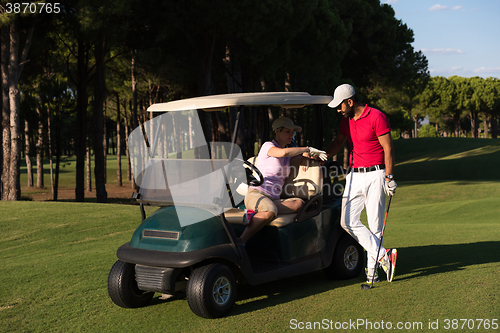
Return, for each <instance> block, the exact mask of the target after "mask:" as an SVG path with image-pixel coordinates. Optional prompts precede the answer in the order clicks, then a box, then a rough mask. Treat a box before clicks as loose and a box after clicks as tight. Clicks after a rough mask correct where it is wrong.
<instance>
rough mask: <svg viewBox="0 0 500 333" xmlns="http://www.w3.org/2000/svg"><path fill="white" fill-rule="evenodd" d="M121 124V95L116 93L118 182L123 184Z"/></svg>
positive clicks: (119, 184)
mask: <svg viewBox="0 0 500 333" xmlns="http://www.w3.org/2000/svg"><path fill="white" fill-rule="evenodd" d="M120 132H121V126H120V96H119V95H118V93H116V184H117V185H118V186H122V185H123V183H122V150H121V149H122V144H121V140H122V139H121V135H120V134H121V133H120Z"/></svg>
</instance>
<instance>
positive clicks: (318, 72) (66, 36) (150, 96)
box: [0, 0, 498, 202]
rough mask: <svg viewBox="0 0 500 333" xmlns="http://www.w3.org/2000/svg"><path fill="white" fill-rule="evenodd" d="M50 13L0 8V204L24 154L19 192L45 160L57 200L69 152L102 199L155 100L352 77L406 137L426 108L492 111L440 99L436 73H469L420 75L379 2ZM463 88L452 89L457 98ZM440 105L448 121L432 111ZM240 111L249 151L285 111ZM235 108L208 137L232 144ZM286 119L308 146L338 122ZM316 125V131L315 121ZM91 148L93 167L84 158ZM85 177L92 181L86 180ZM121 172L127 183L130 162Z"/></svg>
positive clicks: (91, 7)
mask: <svg viewBox="0 0 500 333" xmlns="http://www.w3.org/2000/svg"><path fill="white" fill-rule="evenodd" d="M38 2H39V1H37V2H34V3H38ZM59 9H60V12H59V13H57V14H56V13H53V12H52V13H47V12H38V13H7V12H6V7H5V5H2V7H0V11H1V12H2V16H1V19H0V25H1V36H0V44H1V60H2V62H1V74H2V148H3V149H2V152H1V156H0V158H1V163H0V168H1V174H2V177H1V186H0V190H1V191H2V195H1V197H2V200H19V199H20V195H21V190H20V188H21V186H20V180H19V179H20V164H21V158H25V160H26V165H27V170H28V182H29V186H35V184H34V183H33V178H34V176H33V173H32V171H31V170H32V164H33V163H35V164H36V165H37V167H36V169H37V177H36V179H37V182H36V186H38V187H43V186H46V184H43V183H41V182H42V181H43V169H42V170H41V168H42V163H43V159H44V158H45V159H49V161H50V163H51V177H50V179H51V187H52V188H53V198H54V200H57V189H58V174H59V168H60V165H61V163H63V162H64V158H65V157H67V156H76V180H75V182H76V187H75V195H76V201H83V200H84V198H85V190H86V189H88V188H91V187H92V186H95V189H96V196H97V201H98V202H106V200H107V192H106V186H105V184H106V169H105V166H106V154H107V153H108V152H110V153H113V154H117V157H118V158H117V163H120V162H121V158H120V157H121V155H122V154H127V152H128V150H127V149H126V148H127V147H126V145H127V140H126V138H127V136H128V134H129V133H130V132H131V131H132V130H133V129H134V128H136V127H138V126H141V124H142V123H144V122H145V121H146V120H148V119H149V117H151V115H148V114H147V112H146V109H147V107H148V106H149V105H151V104H153V103H158V102H168V101H170V100H175V99H180V98H187V97H194V96H203V95H210V94H221V93H237V92H258V91H307V92H309V93H311V94H321V95H331V94H332V92H333V89H334V88H335V87H336V86H337V85H338V84H341V83H345V82H349V83H351V84H353V85H354V86H355V87H357V88H358V91H359V92H360V95H361V98H362V99H363V100H364V101H365V102H366V103H370V104H373V105H374V106H376V107H379V108H380V109H381V110H383V111H385V112H386V113H387V114H388V115H389V117H390V120H391V124H392V126H393V128H394V129H395V130H396V131H399V132H400V133H403V134H404V133H411V132H412V128H413V124H414V123H415V122H418V119H421V118H422V117H424V116H425V115H426V114H429V117H430V120H431V121H432V122H434V123H436V124H437V126H438V128H439V129H440V130H441V131H444V130H445V129H448V127H445V126H448V125H449V122H450V121H451V120H450V119H451V118H453V117H454V114H452V112H453V111H452V110H453V108H455V107H456V108H460V109H461V110H462V113H461V114H460V117H461V119H462V120H463V118H464V116H465V115H466V114H467V112H469V114H470V112H476V113H475V114H477V116H478V117H479V118H477V119H480V118H481V119H482V118H483V117H485V114H486V113H485V112H490V111H491V110H494V109H495V108H494V107H493V106H492V104H491V101H490V102H485V103H486V104H484V105H483V104H481V103H483V102H477V103H479V104H477V105H476V106H475V109H474V110H473V111H471V110H472V106H471V104H470V103H469V104H467V103H468V102H467V103H466V102H465V99H466V98H467V97H466V96H468V95H464V97H463V98H464V100H463V102H461V104H453V103H455V101H456V99H454V98H452V99H451V101H450V102H449V103H448V102H446V103H448V104H446V105H445V104H444V103H445V101H447V100H446V99H444V98H445V94H446V92H447V91H448V89H451V88H449V87H448V88H446V87H445V85H444V83H443V84H442V85H440V84H441V81H439V80H442V81H444V82H451V81H453V82H455V81H457V82H458V81H459V79H460V80H464V81H467V82H468V79H462V78H457V79H456V80H455V79H453V78H450V79H445V78H431V77H430V75H429V72H428V69H427V60H426V58H425V56H424V55H423V54H422V53H421V52H420V51H415V50H414V49H413V46H412V45H411V44H412V43H413V41H414V39H413V31H412V30H411V29H410V28H409V27H408V26H407V25H406V24H404V22H402V21H401V20H398V19H396V18H395V13H394V10H393V9H392V7H391V6H390V5H388V4H381V3H380V0H351V1H334V0H264V1H254V0H239V1H230V0H213V1H204V0H203V1H202V0H183V1H178V0H175V1H174V0H167V1H138V0H122V1H119V2H117V1H111V0H101V1H95V0H67V1H65V2H64V3H61V4H60V5H59ZM488 80H489V79H488ZM488 80H485V81H488ZM490 81H494V82H495V84H496V81H495V80H489V81H488V82H490ZM454 84H455V83H453V85H454ZM495 84H494V86H495V87H496V85H495ZM466 86H467V87H468V86H469V85H468V84H465V83H464V84H463V85H456V87H457V88H456V89H455V88H454V89H455V90H454V91H455V92H456V94H457V96H459V95H460V96H462V95H463V94H462V93H461V92H460V89H462V88H464V89H465V87H466ZM454 87H455V85H454ZM474 87H475V86H474ZM488 87H489V86H488ZM487 89H489V88H485V90H484V96H486V95H488V90H487ZM495 89H496V88H495ZM471 91H475V88H472V90H471ZM496 91H497V90H495V94H496V95H495V96H498V94H497V93H496ZM481 98H482V97H481ZM485 98H486V97H485ZM478 101H479V99H478ZM488 103H490V104H488ZM495 103H496V102H494V104H495ZM466 104H467V105H466ZM480 104H481V106H479V105H480ZM495 105H496V104H495ZM445 106H446V109H447V110H448V111H447V112H449V113H448V114H447V116H446V117H447V118H443V116H442V115H441V114H439V112H443V109H444V108H445ZM495 107H496V106H495ZM486 108H488V110H490V111H485V110H486ZM245 111H246V110H245ZM245 111H243V112H242V117H241V121H240V122H239V126H241V129H242V130H240V131H239V136H238V138H237V143H238V144H239V145H240V147H241V148H242V152H243V154H244V156H251V155H253V152H254V147H255V143H258V144H261V143H262V142H263V141H265V140H267V139H268V138H269V135H270V128H269V127H270V126H269V124H270V122H271V121H272V119H273V118H276V117H278V116H279V115H282V114H287V112H288V111H283V110H277V109H274V108H269V109H267V108H266V109H257V110H252V112H245ZM491 112H492V113H491V114H490V117H489V118H488V119H489V120H488V121H489V122H490V123H491V124H493V119H495V121H496V117H497V116H496V115H495V116H493V114H494V113H493V111H491ZM235 115H236V110H231V109H230V110H226V111H220V112H212V113H203V112H200V117H201V120H202V123H203V128H204V133H205V137H206V139H207V141H229V140H230V130H231V127H232V124H233V123H234V117H235ZM290 115H291V116H292V117H293V118H294V120H295V121H296V122H297V123H299V124H301V125H303V127H304V128H305V130H304V132H303V133H301V135H300V136H299V137H298V140H299V143H300V144H301V145H311V146H312V145H314V146H317V147H322V146H323V145H328V143H329V142H330V141H331V140H332V139H333V137H334V136H335V134H336V130H337V129H338V124H339V121H340V120H339V118H338V115H337V114H336V112H332V110H331V109H330V110H326V109H324V110H323V109H321V108H314V107H311V108H307V109H305V110H300V111H298V112H294V113H293V114H290ZM415 117H416V118H415ZM448 118H449V119H448ZM415 119H416V120H415ZM317 120H320V121H322V123H323V124H324V126H323V128H322V129H317V128H312V124H313V123H315V122H316V121H317ZM477 121H479V120H477ZM477 121H476V124H477ZM447 124H448V125H447ZM450 126H451V125H450ZM460 126H462V127H460V128H461V130H462V131H463V130H467V127H465V126H464V125H463V123H462V122H460ZM308 128H310V129H309V130H307V129H308ZM491 128H492V129H493V126H491ZM448 132H449V133H451V131H450V130H449V129H448ZM495 133H496V132H495ZM415 134H416V133H414V136H415ZM495 135H496V134H495ZM91 155H93V158H94V160H95V167H94V170H90V168H89V166H90V163H86V161H88V160H90V158H91ZM52 163H53V164H54V167H53V168H54V170H53V174H52ZM86 165H87V169H86ZM117 169H118V172H117V179H118V184H119V185H121V181H122V175H121V166H120V165H118V166H117ZM91 172H93V173H94V179H95V184H89V183H88V182H89V181H91V179H92V177H85V176H86V175H87V174H90V173H91ZM123 177H128V179H131V180H132V178H131V175H130V167H129V168H128V175H123ZM85 178H87V184H86V183H85ZM131 183H132V186H134V184H133V181H132V182H131Z"/></svg>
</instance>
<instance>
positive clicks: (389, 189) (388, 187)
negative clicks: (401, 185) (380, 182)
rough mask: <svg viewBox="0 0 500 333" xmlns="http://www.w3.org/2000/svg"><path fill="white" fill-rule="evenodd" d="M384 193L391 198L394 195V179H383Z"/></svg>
mask: <svg viewBox="0 0 500 333" xmlns="http://www.w3.org/2000/svg"><path fill="white" fill-rule="evenodd" d="M384 185H385V192H386V193H387V194H388V195H390V196H391V197H392V196H393V195H394V194H395V193H396V188H397V187H398V184H396V182H395V181H394V179H387V178H386V179H385V184H384Z"/></svg>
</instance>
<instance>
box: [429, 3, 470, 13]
mask: <svg viewBox="0 0 500 333" xmlns="http://www.w3.org/2000/svg"><path fill="white" fill-rule="evenodd" d="M463 7H464V6H462V5H460V6H455V7H452V8H450V7H448V6H443V5H440V4H437V5H434V6H432V7H430V8H429V11H430V12H440V11H443V10H449V9H451V10H460V9H462V8H463Z"/></svg>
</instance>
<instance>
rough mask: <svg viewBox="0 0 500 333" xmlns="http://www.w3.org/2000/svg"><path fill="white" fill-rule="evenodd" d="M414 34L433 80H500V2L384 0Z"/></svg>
mask: <svg viewBox="0 0 500 333" xmlns="http://www.w3.org/2000/svg"><path fill="white" fill-rule="evenodd" d="M381 2H382V3H387V4H390V5H391V6H392V7H393V8H394V11H395V12H396V18H397V19H400V20H402V21H403V23H405V24H406V25H407V26H408V27H409V28H410V29H412V30H413V33H414V38H415V42H414V43H413V47H414V48H415V50H421V51H422V52H423V53H424V54H425V56H426V57H427V60H428V61H429V71H430V74H431V76H444V77H450V76H453V75H457V76H462V77H472V76H480V77H483V78H487V77H496V78H500V0H382V1H381Z"/></svg>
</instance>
